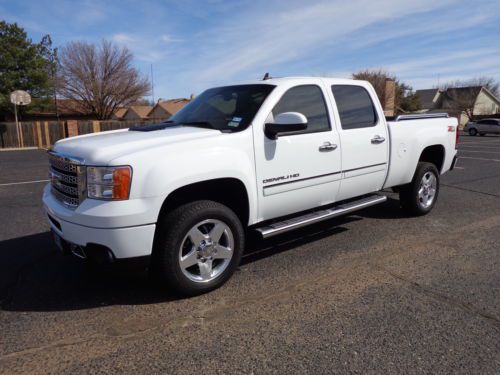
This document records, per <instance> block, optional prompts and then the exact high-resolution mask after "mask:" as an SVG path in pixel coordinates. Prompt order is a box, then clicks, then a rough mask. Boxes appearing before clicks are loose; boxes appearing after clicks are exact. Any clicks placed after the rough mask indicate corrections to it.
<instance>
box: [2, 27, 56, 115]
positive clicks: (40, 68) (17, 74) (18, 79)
mask: <svg viewBox="0 0 500 375" xmlns="http://www.w3.org/2000/svg"><path fill="white" fill-rule="evenodd" d="M54 54H55V51H54V50H53V48H52V40H51V39H50V36H49V35H46V36H44V37H43V38H42V40H41V41H40V42H39V43H34V42H33V41H32V40H31V39H29V38H28V36H27V34H26V32H25V31H24V29H23V28H21V27H19V26H18V25H17V24H16V23H12V24H11V23H7V22H5V21H0V112H1V113H3V114H5V113H6V112H12V111H13V108H12V104H11V103H10V93H11V92H12V91H14V90H25V91H27V92H29V93H30V95H31V96H32V98H33V101H32V104H30V106H29V109H30V110H33V109H46V108H47V107H50V106H51V96H52V94H53V83H54V82H53V80H52V74H51V72H52V71H53V69H54V64H55V59H54Z"/></svg>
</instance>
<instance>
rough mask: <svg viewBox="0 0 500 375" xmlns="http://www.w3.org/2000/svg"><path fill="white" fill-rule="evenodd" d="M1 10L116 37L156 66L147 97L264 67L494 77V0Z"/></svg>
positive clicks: (212, 1) (419, 77)
mask: <svg viewBox="0 0 500 375" xmlns="http://www.w3.org/2000/svg"><path fill="white" fill-rule="evenodd" d="M0 19H4V20H6V21H8V22H17V23H18V24H19V25H21V26H22V27H24V28H25V29H26V31H27V32H28V35H29V36H30V38H32V39H33V40H34V41H39V40H40V39H41V37H42V36H43V35H45V34H50V36H51V37H52V40H53V43H54V45H55V46H56V47H57V46H62V45H64V44H65V43H67V42H68V41H75V40H79V41H87V42H94V43H99V42H100V41H101V40H102V39H107V40H112V41H114V42H116V43H118V44H120V45H123V46H126V47H127V48H129V49H130V50H131V51H132V52H133V54H134V64H135V65H136V67H137V68H138V69H139V70H140V71H141V72H142V73H143V74H144V75H148V76H149V77H150V76H151V67H152V70H153V78H154V79H153V82H154V96H155V99H156V100H158V99H159V98H164V99H167V98H178V97H189V95H190V94H199V93H200V92H201V91H203V90H204V89H206V88H209V87H211V86H216V85H224V84H229V83H234V82H238V81H245V80H252V79H260V78H261V77H263V75H264V74H265V73H266V72H269V73H270V74H271V76H279V77H282V76H304V75H307V76H309V75H315V76H323V75H326V76H331V77H342V78H344V77H349V76H350V75H351V74H352V73H353V72H356V71H359V70H361V69H367V68H368V69H378V68H381V69H384V70H386V71H388V72H390V73H393V74H395V75H396V76H397V77H398V78H399V79H401V80H402V81H404V82H406V83H408V84H409V85H411V86H412V87H413V88H414V89H423V88H432V87H433V86H436V85H437V84H438V83H442V82H445V81H451V80H453V81H454V80H459V79H460V80H464V79H469V78H473V77H477V76H491V77H494V78H496V79H498V80H500V0H465V1H464V0H413V1H407V0H372V1H369V0H347V1H346V0H341V1H337V0H301V1H295V0H287V1H284V0H283V1H281V0H276V1H275V0H206V1H201V0H200V1H196V0H164V1H147V0H141V1H131V0H122V1H112V0H99V1H94V0H77V1H62V0H52V1H45V0H23V1H12V0H0Z"/></svg>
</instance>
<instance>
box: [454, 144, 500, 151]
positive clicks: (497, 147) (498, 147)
mask: <svg viewBox="0 0 500 375" xmlns="http://www.w3.org/2000/svg"><path fill="white" fill-rule="evenodd" d="M462 147H469V148H493V149H495V150H500V145H498V146H482V145H481V146H465V145H459V148H462Z"/></svg>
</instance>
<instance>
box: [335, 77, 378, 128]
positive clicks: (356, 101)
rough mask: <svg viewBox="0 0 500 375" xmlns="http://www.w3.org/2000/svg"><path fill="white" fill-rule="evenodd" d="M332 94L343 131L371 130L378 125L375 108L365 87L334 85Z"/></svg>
mask: <svg viewBox="0 0 500 375" xmlns="http://www.w3.org/2000/svg"><path fill="white" fill-rule="evenodd" d="M332 92H333V97H334V98H335V102H336V104H337V109H338V111H339V116H340V124H341V126H342V129H344V130H349V129H359V128H369V127H372V126H375V125H377V122H378V119H377V112H376V111H375V106H374V105H373V102H372V99H371V98H370V94H368V91H366V89H365V88H364V87H361V86H352V85H333V86H332Z"/></svg>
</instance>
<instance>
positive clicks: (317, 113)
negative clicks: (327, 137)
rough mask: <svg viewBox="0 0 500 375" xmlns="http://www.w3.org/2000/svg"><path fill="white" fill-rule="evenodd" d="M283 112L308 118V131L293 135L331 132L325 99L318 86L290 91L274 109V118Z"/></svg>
mask: <svg viewBox="0 0 500 375" xmlns="http://www.w3.org/2000/svg"><path fill="white" fill-rule="evenodd" d="M283 112H299V113H302V114H303V115H304V116H306V117H307V129H306V130H303V131H300V132H294V133H293V134H302V133H314V132H322V131H327V130H330V122H329V120H328V114H327V111H326V103H325V99H324V97H323V93H322V92H321V89H320V88H319V87H318V86H315V85H304V86H297V87H293V88H291V89H290V90H288V91H287V92H286V93H285V94H284V95H283V96H282V97H281V99H280V101H279V102H278V104H276V106H275V107H274V109H273V116H276V115H278V114H280V113H283ZM290 134H292V133H290Z"/></svg>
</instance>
